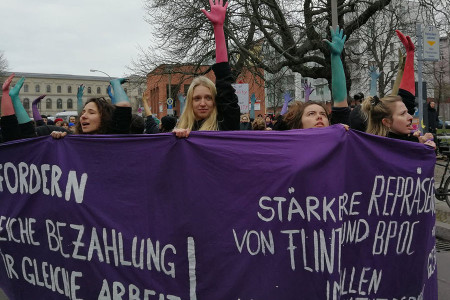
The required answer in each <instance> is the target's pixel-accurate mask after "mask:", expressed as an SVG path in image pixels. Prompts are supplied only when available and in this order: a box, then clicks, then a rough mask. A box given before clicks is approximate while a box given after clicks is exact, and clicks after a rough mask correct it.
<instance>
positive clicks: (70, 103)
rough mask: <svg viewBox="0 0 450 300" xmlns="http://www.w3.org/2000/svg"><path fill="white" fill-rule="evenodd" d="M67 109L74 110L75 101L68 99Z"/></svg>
mask: <svg viewBox="0 0 450 300" xmlns="http://www.w3.org/2000/svg"><path fill="white" fill-rule="evenodd" d="M67 109H73V101H72V99H67Z"/></svg>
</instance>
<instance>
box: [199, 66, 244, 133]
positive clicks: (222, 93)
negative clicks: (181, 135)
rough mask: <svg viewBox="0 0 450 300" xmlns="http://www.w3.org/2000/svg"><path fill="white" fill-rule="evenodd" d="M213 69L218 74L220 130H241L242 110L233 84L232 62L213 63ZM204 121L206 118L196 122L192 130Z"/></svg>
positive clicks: (217, 99) (217, 104)
mask: <svg viewBox="0 0 450 300" xmlns="http://www.w3.org/2000/svg"><path fill="white" fill-rule="evenodd" d="M212 69H213V71H214V74H215V75H216V90H217V95H216V106H217V121H218V123H219V130H221V131H226V130H239V123H240V117H241V112H240V108H239V104H238V97H237V96H236V93H235V90H234V88H233V86H232V85H231V84H232V83H234V79H233V76H232V75H231V67H230V64H229V63H228V62H221V63H218V64H215V65H213V67H212ZM203 122H204V120H199V121H197V122H195V124H194V128H193V129H192V130H199V129H200V127H201V126H202V124H203Z"/></svg>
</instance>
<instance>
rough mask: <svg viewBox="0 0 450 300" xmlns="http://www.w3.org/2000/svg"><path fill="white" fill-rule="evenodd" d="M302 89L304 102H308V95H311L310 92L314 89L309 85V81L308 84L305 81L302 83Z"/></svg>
mask: <svg viewBox="0 0 450 300" xmlns="http://www.w3.org/2000/svg"><path fill="white" fill-rule="evenodd" d="M303 89H304V90H305V102H308V101H309V96H311V94H312V93H313V92H314V89H313V88H312V86H311V82H310V83H309V84H308V83H307V82H305V83H304V84H303Z"/></svg>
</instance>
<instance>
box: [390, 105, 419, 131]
mask: <svg viewBox="0 0 450 300" xmlns="http://www.w3.org/2000/svg"><path fill="white" fill-rule="evenodd" d="M412 119H413V118H412V116H411V115H410V114H409V113H408V109H407V108H406V106H405V103H403V101H396V102H395V103H394V107H393V109H392V119H391V120H390V119H387V118H385V119H383V122H385V123H384V124H385V125H386V126H388V127H389V128H390V131H391V132H393V133H395V134H409V133H410V132H411V130H412V129H413V128H412ZM385 120H386V121H385Z"/></svg>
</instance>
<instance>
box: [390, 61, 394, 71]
mask: <svg viewBox="0 0 450 300" xmlns="http://www.w3.org/2000/svg"><path fill="white" fill-rule="evenodd" d="M394 69H395V63H394V62H393V61H391V71H394Z"/></svg>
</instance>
